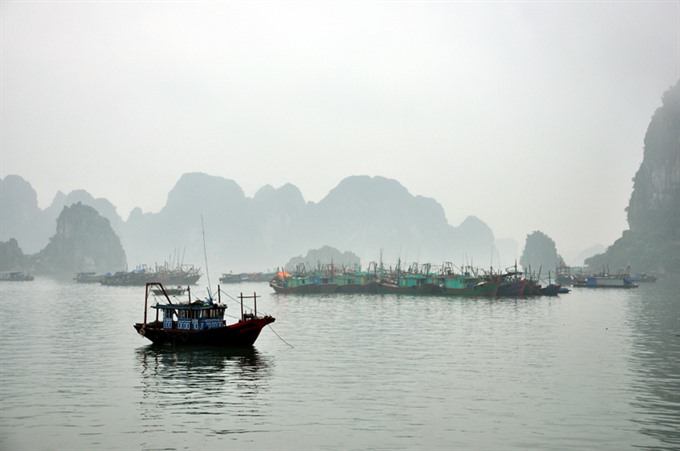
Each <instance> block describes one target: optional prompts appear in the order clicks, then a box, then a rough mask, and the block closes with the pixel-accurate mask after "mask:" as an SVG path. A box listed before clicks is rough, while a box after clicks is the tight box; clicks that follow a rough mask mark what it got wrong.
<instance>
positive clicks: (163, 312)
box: [134, 282, 275, 347]
mask: <svg viewBox="0 0 680 451" xmlns="http://www.w3.org/2000/svg"><path fill="white" fill-rule="evenodd" d="M154 289H158V290H160V291H161V292H162V293H163V294H162V299H163V301H161V302H158V303H156V304H155V305H152V306H149V295H150V294H151V293H152V292H153V290H154ZM217 292H218V299H217V302H214V300H213V299H212V298H211V297H210V298H207V299H196V300H194V301H192V300H191V294H189V297H188V298H187V302H180V303H173V302H172V301H171V300H170V296H169V294H168V293H167V290H166V289H165V288H164V287H163V284H161V283H159V282H149V283H146V292H145V295H144V321H143V322H141V323H136V324H135V325H134V328H135V330H136V331H137V333H138V334H139V335H141V336H143V337H144V338H147V339H148V340H150V341H151V342H153V343H154V344H172V345H210V346H221V347H248V346H252V345H253V344H254V343H255V340H257V337H258V336H259V335H260V332H261V331H262V329H263V328H264V326H266V325H267V324H271V323H273V322H274V321H275V319H274V317H272V316H257V295H256V294H253V296H243V293H241V296H240V300H241V318H240V320H239V321H238V322H236V323H233V324H226V321H225V320H224V313H225V311H226V309H227V306H226V305H225V304H222V302H221V300H220V297H219V296H220V290H219V289H218V291H217ZM244 299H252V300H253V305H254V309H253V312H252V313H245V312H244V305H243V300H244ZM149 308H153V309H155V310H156V318H155V320H154V321H151V322H147V312H148V309H149Z"/></svg>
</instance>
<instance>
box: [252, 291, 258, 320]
mask: <svg viewBox="0 0 680 451" xmlns="http://www.w3.org/2000/svg"><path fill="white" fill-rule="evenodd" d="M253 305H254V306H255V309H254V310H255V317H256V318H257V293H255V292H253Z"/></svg>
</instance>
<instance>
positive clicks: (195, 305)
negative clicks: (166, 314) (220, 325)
mask: <svg viewBox="0 0 680 451" xmlns="http://www.w3.org/2000/svg"><path fill="white" fill-rule="evenodd" d="M151 308H155V309H161V310H167V309H173V310H177V309H178V310H197V309H206V310H207V309H212V308H227V306H226V305H225V304H218V303H216V302H215V303H214V302H209V301H194V302H192V303H188V302H183V303H179V304H156V305H152V306H151Z"/></svg>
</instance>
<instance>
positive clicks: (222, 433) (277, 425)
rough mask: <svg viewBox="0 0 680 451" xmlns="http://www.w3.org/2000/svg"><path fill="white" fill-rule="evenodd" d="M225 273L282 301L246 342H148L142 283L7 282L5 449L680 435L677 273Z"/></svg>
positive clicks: (577, 442) (561, 441)
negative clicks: (476, 288) (512, 276)
mask: <svg viewBox="0 0 680 451" xmlns="http://www.w3.org/2000/svg"><path fill="white" fill-rule="evenodd" d="M223 289H224V290H226V291H227V292H228V293H229V294H230V295H231V296H233V297H236V296H237V295H238V293H239V292H241V291H243V292H244V293H245V294H252V293H253V292H255V291H256V292H257V293H258V294H261V295H262V297H261V298H260V299H259V301H258V310H259V311H262V312H266V313H269V314H272V315H274V316H275V317H276V318H277V320H276V322H275V323H274V324H273V325H272V327H273V329H272V328H269V327H267V328H265V329H264V330H263V332H262V335H261V336H260V338H259V340H258V341H257V343H256V345H255V348H254V349H253V350H250V351H243V352H226V351H221V350H216V349H209V348H208V349H206V348H198V349H173V348H171V347H164V348H156V347H152V346H149V345H147V343H148V342H147V341H145V339H143V338H141V337H140V336H138V335H137V334H136V333H135V331H134V330H133V328H132V324H133V323H134V322H138V321H140V320H141V318H142V315H143V312H142V308H143V297H144V289H143V288H121V287H103V286H99V285H79V284H69V283H60V282H56V281H52V280H50V279H36V280H35V281H34V282H28V283H18V282H10V283H7V282H5V283H2V284H0V296H1V299H0V449H3V450H21V449H47V450H49V449H101V448H105V449H159V448H162V449H215V448H222V449H300V448H305V449H310V448H311V449H321V448H323V449H342V450H344V449H371V448H381V449H384V448H389V449H409V450H411V449H483V450H486V449H517V450H519V449H522V450H524V449H538V450H545V449H558V450H566V449H607V450H621V449H679V448H680V285H679V281H678V279H677V278H667V279H664V280H659V281H658V282H657V283H655V284H642V285H641V286H640V288H638V289H635V290H588V289H574V290H573V291H572V292H571V293H569V294H566V295H560V296H559V297H556V298H548V297H543V298H531V299H516V300H515V299H496V300H469V299H467V300H466V299H454V298H440V297H428V298H416V297H397V296H392V295H385V296H365V295H353V296H347V295H344V296H343V295H320V296H309V295H308V296H294V295H276V294H274V293H273V292H272V291H271V289H270V288H269V287H268V286H267V284H244V285H238V286H237V285H225V286H223ZM225 300H226V301H228V302H227V303H229V304H230V309H229V310H228V313H230V314H232V315H233V316H236V315H237V312H238V311H239V307H238V305H237V304H236V303H235V302H234V301H232V300H231V299H228V298H226V297H224V296H223V301H225ZM277 334H278V336H280V337H281V338H282V339H283V340H285V342H284V341H282V340H281V339H279V338H278V336H277ZM286 342H287V343H289V344H290V345H292V346H293V347H290V346H289V345H288V344H286Z"/></svg>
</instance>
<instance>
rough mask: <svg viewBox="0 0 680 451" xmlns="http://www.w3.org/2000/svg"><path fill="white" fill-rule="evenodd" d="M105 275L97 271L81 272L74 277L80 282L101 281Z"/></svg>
mask: <svg viewBox="0 0 680 451" xmlns="http://www.w3.org/2000/svg"><path fill="white" fill-rule="evenodd" d="M103 279H104V275H97V273H96V272H79V273H77V274H76V276H75V277H74V278H73V280H75V281H76V282H78V283H100V282H101V281H102V280H103Z"/></svg>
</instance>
